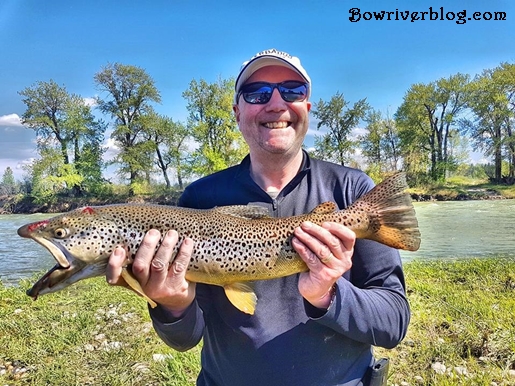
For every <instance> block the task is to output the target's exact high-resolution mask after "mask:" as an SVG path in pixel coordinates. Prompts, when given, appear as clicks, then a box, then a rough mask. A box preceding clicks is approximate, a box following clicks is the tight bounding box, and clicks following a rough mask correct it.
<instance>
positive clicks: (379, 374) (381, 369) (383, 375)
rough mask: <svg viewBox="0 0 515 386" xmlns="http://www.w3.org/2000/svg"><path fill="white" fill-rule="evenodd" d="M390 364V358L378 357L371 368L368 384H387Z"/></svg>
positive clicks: (381, 385) (377, 385)
mask: <svg viewBox="0 0 515 386" xmlns="http://www.w3.org/2000/svg"><path fill="white" fill-rule="evenodd" d="M389 366H390V360H389V359H388V358H381V359H378V360H377V361H376V362H375V363H374V366H372V367H371V368H370V377H369V382H368V383H366V385H368V386H386V380H387V379H388V368H389Z"/></svg>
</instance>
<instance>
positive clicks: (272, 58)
mask: <svg viewBox="0 0 515 386" xmlns="http://www.w3.org/2000/svg"><path fill="white" fill-rule="evenodd" d="M267 66H283V67H287V68H291V69H292V70H294V71H295V72H297V73H298V74H299V75H300V76H302V78H304V80H305V81H306V82H307V83H308V85H309V87H308V99H309V97H310V95H311V78H310V77H309V75H308V73H307V72H306V70H305V69H304V67H302V64H300V59H299V58H297V57H296V56H292V55H290V54H288V53H287V52H283V51H278V50H276V49H275V48H272V49H270V50H265V51H261V52H258V53H257V54H256V55H254V56H253V57H252V58H251V59H250V60H247V61H246V62H244V63H243V64H242V65H241V68H240V73H239V74H238V77H237V78H236V84H235V86H234V103H235V104H236V103H237V100H236V99H237V96H238V91H239V90H240V88H241V86H243V85H244V84H245V82H246V81H247V79H249V78H250V77H251V76H252V74H253V73H255V72H256V71H257V70H259V69H260V68H263V67H267Z"/></svg>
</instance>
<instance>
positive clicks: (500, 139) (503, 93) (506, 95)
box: [462, 63, 515, 182]
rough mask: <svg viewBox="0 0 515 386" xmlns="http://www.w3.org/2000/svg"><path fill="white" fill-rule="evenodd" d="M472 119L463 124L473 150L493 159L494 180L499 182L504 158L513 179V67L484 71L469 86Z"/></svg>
mask: <svg viewBox="0 0 515 386" xmlns="http://www.w3.org/2000/svg"><path fill="white" fill-rule="evenodd" d="M467 104H468V107H469V108H470V109H471V110H472V112H473V116H472V117H471V118H467V119H463V120H462V129H464V130H465V132H466V133H467V134H468V135H470V137H471V139H472V141H473V144H474V147H475V149H476V150H482V151H484V152H485V153H486V154H487V155H489V156H492V157H493V159H494V175H493V178H492V179H493V180H495V181H497V182H500V181H501V180H502V176H503V175H502V161H503V158H504V155H503V153H504V154H506V158H507V159H508V161H509V165H510V166H509V176H510V177H514V176H515V134H514V132H513V128H514V122H515V65H513V64H507V63H503V64H501V65H500V66H499V67H496V68H495V69H489V70H485V71H483V73H482V74H481V75H479V76H477V77H476V78H475V79H474V81H473V82H472V84H471V92H470V95H469V97H468V99H467Z"/></svg>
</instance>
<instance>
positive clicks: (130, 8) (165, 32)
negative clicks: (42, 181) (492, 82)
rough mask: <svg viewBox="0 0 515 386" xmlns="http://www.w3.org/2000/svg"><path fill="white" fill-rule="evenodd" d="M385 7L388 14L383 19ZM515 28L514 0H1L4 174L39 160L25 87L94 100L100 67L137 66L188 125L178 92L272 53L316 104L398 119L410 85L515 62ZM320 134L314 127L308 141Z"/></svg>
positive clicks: (171, 112)
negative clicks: (300, 78)
mask: <svg viewBox="0 0 515 386" xmlns="http://www.w3.org/2000/svg"><path fill="white" fill-rule="evenodd" d="M351 10H353V11H351ZM381 11H385V12H391V13H390V14H387V13H386V14H385V17H384V19H383V20H376V19H375V18H374V12H375V13H376V14H377V13H379V12H381ZM431 11H432V12H433V14H432V18H433V19H437V20H429V19H430V18H431V17H430V13H429V12H431ZM463 11H465V12H466V16H465V17H464V20H465V23H458V22H457V21H459V20H458V18H459V16H458V13H459V12H463ZM408 12H409V13H408ZM415 12H418V13H417V14H415ZM422 12H426V14H422ZM475 12H477V14H474V13H475ZM494 12H505V13H506V20H494ZM388 15H389V16H390V19H391V20H386V18H387V16H388ZM474 15H476V17H481V18H482V17H483V16H484V17H485V18H489V17H491V20H481V21H478V20H473V16H474ZM403 16H404V17H406V16H407V17H408V20H402V17H403ZM422 16H423V17H424V19H425V20H421V18H422ZM417 18H418V20H417ZM442 18H443V20H441V19H442ZM351 19H353V20H354V21H351ZM358 19H359V20H358ZM366 19H369V20H366ZM396 19H397V20H396ZM412 19H413V20H412ZM452 19H454V20H452ZM514 32H515V2H513V1H511V0H506V1H503V0H491V1H488V2H486V1H477V0H460V1H458V0H439V2H436V1H405V0H397V1H390V0H385V1H365V0H361V1H358V0H351V1H349V0H339V1H329V0H326V1H321V0H300V1H295V2H293V1H283V0H261V1H259V2H247V1H239V2H236V1H228V0H218V1H207V0H181V1H176V0H163V1H160V0H155V1H145V2H143V1H130V0H125V1H109V0H102V1H97V0H89V1H69V0H66V1H63V0H53V1H39V0H1V1H0V178H1V175H3V172H4V170H5V168H6V167H8V166H9V167H11V168H12V169H13V171H14V174H15V177H16V178H17V179H21V177H22V175H23V170H22V168H21V166H22V165H23V164H25V163H27V162H29V161H30V160H31V159H33V158H35V157H37V152H36V148H35V142H34V141H35V135H34V131H33V130H31V129H27V128H24V127H23V126H22V125H21V123H20V117H21V116H22V115H23V113H24V112H25V109H26V106H25V104H24V103H23V101H22V98H21V96H20V95H19V91H21V90H23V89H25V88H27V87H31V86H33V85H34V84H35V83H36V82H39V81H43V82H48V81H50V80H54V81H55V82H56V83H58V84H59V85H61V86H64V87H65V88H66V89H67V91H68V92H69V93H74V94H79V95H81V96H82V97H84V98H94V97H95V96H98V95H99V93H100V91H99V90H98V89H97V88H96V87H95V84H94V81H93V77H94V75H95V74H96V73H98V72H100V71H101V69H102V68H103V67H104V66H106V65H107V64H109V63H121V64H126V65H134V66H138V67H141V68H143V69H144V70H145V71H146V72H147V74H149V75H150V76H151V77H152V78H153V79H154V81H155V85H156V87H157V88H158V90H159V91H160V93H161V99H162V102H161V104H160V105H157V106H155V109H156V110H157V111H158V112H159V113H160V114H164V115H167V116H170V117H172V118H173V119H174V120H178V121H184V122H185V121H186V118H187V110H186V102H185V100H184V99H183V97H182V93H183V92H184V91H185V90H187V89H188V86H189V83H190V82H191V81H192V80H193V79H196V80H200V79H204V80H206V81H207V82H215V81H216V80H217V79H218V78H219V77H221V78H224V79H226V78H230V77H236V75H237V73H238V71H239V68H240V66H241V63H242V62H243V61H245V60H247V59H249V58H250V57H252V56H253V55H254V54H255V53H257V52H259V51H262V50H265V49H269V48H276V49H278V50H281V51H286V52H288V53H290V54H292V55H294V56H298V57H299V58H300V59H301V61H302V64H303V66H304V67H305V68H306V70H307V71H308V73H309V75H310V77H311V79H312V99H311V100H312V101H314V102H316V101H318V100H320V99H323V100H325V101H328V100H329V99H330V98H331V97H332V96H333V95H335V94H336V93H342V94H343V95H344V96H345V99H346V100H347V101H349V102H350V103H354V102H356V101H358V100H359V99H361V98H367V101H368V102H369V104H370V105H371V106H372V107H373V108H374V109H376V110H379V111H381V112H382V113H383V114H384V115H387V114H389V115H390V116H393V114H394V113H395V111H396V110H397V108H398V107H399V106H400V104H401V103H402V100H403V97H404V95H405V93H406V92H407V90H408V89H409V88H410V86H411V85H413V84H415V83H429V82H432V81H435V80H438V79H440V78H443V77H449V76H451V75H454V74H456V73H464V74H469V75H471V76H472V77H473V76H475V75H476V74H479V73H481V72H482V71H483V70H484V69H489V68H494V67H496V66H498V65H499V64H500V63H502V62H510V63H515V38H514ZM100 95H102V94H100ZM316 134H317V130H316V124H314V123H313V120H312V123H311V125H310V130H309V132H308V136H307V137H306V143H307V144H308V145H309V143H312V142H313V136H314V135H316ZM106 137H107V138H106V146H109V144H110V142H108V140H109V138H108V136H106ZM111 150H112V149H111ZM107 154H111V155H112V151H111V152H108V153H107Z"/></svg>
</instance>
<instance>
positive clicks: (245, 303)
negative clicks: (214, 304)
mask: <svg viewBox="0 0 515 386" xmlns="http://www.w3.org/2000/svg"><path fill="white" fill-rule="evenodd" d="M224 290H225V295H226V296H227V298H228V299H229V301H230V302H231V303H232V305H233V306H234V307H236V308H237V309H238V310H240V311H241V312H244V313H246V314H249V315H254V310H255V309H256V304H257V296H256V294H255V293H254V289H253V288H252V286H251V285H249V284H244V283H231V284H227V285H224Z"/></svg>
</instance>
